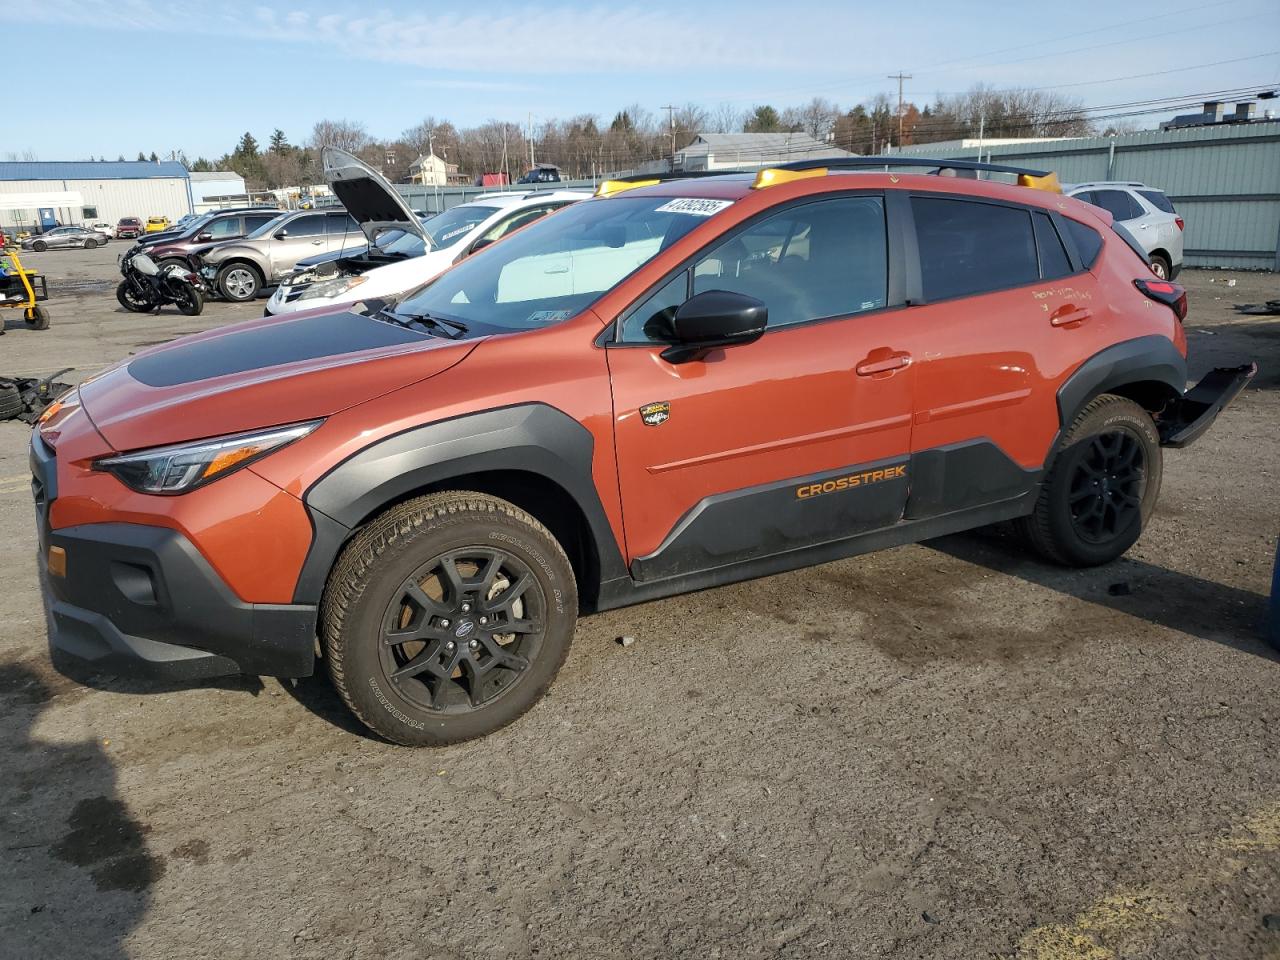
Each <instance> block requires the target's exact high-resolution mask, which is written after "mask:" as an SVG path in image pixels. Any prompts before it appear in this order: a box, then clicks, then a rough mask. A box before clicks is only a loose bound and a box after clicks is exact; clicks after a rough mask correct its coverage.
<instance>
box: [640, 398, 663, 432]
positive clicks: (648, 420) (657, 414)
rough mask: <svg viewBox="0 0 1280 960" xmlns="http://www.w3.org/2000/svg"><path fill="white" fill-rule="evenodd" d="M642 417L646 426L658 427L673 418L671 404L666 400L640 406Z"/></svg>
mask: <svg viewBox="0 0 1280 960" xmlns="http://www.w3.org/2000/svg"><path fill="white" fill-rule="evenodd" d="M640 419H641V420H643V421H644V425H645V426H646V427H657V426H661V425H662V424H664V423H666V422H667V421H668V420H670V419H671V404H670V403H669V402H668V401H666V400H660V401H658V402H657V403H646V404H645V405H644V406H643V407H641V408H640Z"/></svg>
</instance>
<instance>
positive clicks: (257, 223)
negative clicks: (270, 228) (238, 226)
mask: <svg viewBox="0 0 1280 960" xmlns="http://www.w3.org/2000/svg"><path fill="white" fill-rule="evenodd" d="M277 216H279V214H275V213H251V214H249V215H248V216H247V217H245V218H244V227H245V232H246V233H253V231H255V230H257V229H258V228H259V227H261V226H265V225H266V224H268V223H270V222H271V221H272V220H274V219H275V218H276V217H277Z"/></svg>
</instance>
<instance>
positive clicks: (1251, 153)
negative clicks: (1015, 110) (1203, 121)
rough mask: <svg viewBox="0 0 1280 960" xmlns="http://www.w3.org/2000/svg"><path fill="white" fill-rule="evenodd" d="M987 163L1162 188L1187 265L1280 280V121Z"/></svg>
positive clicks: (1034, 150)
mask: <svg viewBox="0 0 1280 960" xmlns="http://www.w3.org/2000/svg"><path fill="white" fill-rule="evenodd" d="M970 143H971V141H966V142H965V144H964V146H963V147H960V146H958V145H957V144H956V143H955V142H954V141H953V142H951V143H942V144H927V143H926V144H921V145H919V146H908V147H905V148H903V149H902V150H901V151H900V152H901V153H902V154H904V155H907V156H913V155H914V156H926V157H932V156H941V157H942V158H944V159H947V160H957V159H962V158H963V159H973V160H976V159H977V158H978V155H979V148H978V147H977V146H976V144H975V145H973V146H970ZM898 152H899V151H897V150H895V151H894V153H898ZM981 155H982V158H983V159H984V160H985V159H988V158H989V159H990V160H991V161H992V162H994V163H1009V164H1014V165H1023V166H1028V167H1036V168H1040V169H1044V170H1054V171H1056V172H1057V174H1058V179H1059V180H1060V181H1061V182H1062V183H1064V184H1070V183H1083V182H1085V181H1091V180H1136V181H1141V182H1143V183H1145V184H1147V185H1148V186H1153V187H1159V188H1160V189H1161V190H1163V191H1164V192H1165V193H1166V194H1167V195H1168V196H1169V198H1170V199H1171V200H1172V201H1173V202H1174V204H1175V205H1176V206H1177V208H1178V213H1179V214H1180V215H1181V216H1182V217H1183V219H1184V220H1185V221H1186V249H1185V252H1184V258H1185V259H1184V263H1185V264H1186V265H1187V266H1189V267H1223V268H1230V269H1236V270H1275V271H1280V120H1254V121H1251V122H1248V123H1226V124H1218V125H1210V126H1196V127H1184V128H1182V129H1172V130H1151V131H1147V132H1144V133H1133V134H1126V135H1123V136H1118V137H1091V138H1081V139H1072V140H1053V141H1048V142H1041V143H1018V144H1002V145H999V146H994V145H993V146H983V147H982V148H981Z"/></svg>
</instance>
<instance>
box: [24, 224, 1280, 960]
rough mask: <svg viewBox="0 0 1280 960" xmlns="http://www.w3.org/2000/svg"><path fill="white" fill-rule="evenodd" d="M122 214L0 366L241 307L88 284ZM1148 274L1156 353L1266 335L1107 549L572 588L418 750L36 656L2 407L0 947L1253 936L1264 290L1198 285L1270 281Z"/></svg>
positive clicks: (811, 953) (915, 942)
mask: <svg viewBox="0 0 1280 960" xmlns="http://www.w3.org/2000/svg"><path fill="white" fill-rule="evenodd" d="M122 246H123V245H122V244H114V243H113V244H111V245H110V246H109V247H108V248H106V249H103V250H97V251H69V252H56V253H53V252H51V253H47V254H44V255H42V256H39V255H36V256H31V257H30V263H31V264H32V265H34V266H38V267H40V268H42V269H44V270H46V271H47V272H48V273H49V274H50V277H51V286H52V288H53V290H54V291H55V292H57V291H59V290H63V291H72V290H74V291H76V292H74V293H69V294H66V295H62V296H58V297H57V298H56V299H54V300H53V301H51V302H50V304H49V308H50V310H51V312H52V314H53V327H52V328H51V329H50V330H48V331H47V332H43V333H35V332H31V331H28V330H25V329H23V328H22V325H21V320H20V318H19V319H18V322H17V323H15V322H14V319H13V318H10V320H9V323H8V324H7V326H8V335H7V336H5V337H4V338H3V339H0V370H2V371H4V372H8V373H19V372H21V373H27V372H36V373H39V372H48V371H51V370H53V369H56V368H58V367H63V366H74V367H75V368H76V372H75V374H74V377H76V378H78V377H81V376H85V375H88V374H89V373H91V372H93V371H94V370H95V369H97V368H99V367H100V366H102V365H103V364H106V363H108V362H110V361H114V360H116V359H117V358H119V357H121V356H123V355H125V354H127V353H128V352H129V351H130V350H134V349H137V348H138V347H141V346H143V345H145V344H149V343H155V342H158V341H163V340H167V339H169V338H171V337H174V336H178V335H181V334H184V333H188V332H191V331H195V330H199V329H204V328H207V327H210V326H216V325H218V324H222V323H226V322H228V321H230V320H232V319H239V318H242V317H247V316H253V315H255V314H257V313H258V312H259V305H258V304H250V305H247V306H243V307H235V308H233V307H230V306H228V305H226V304H219V303H212V304H210V306H209V308H208V309H207V310H206V312H205V314H204V316H202V317H199V318H195V319H187V318H183V317H180V316H179V315H177V314H176V313H174V312H172V311H171V310H169V311H166V312H165V313H164V314H162V315H160V316H156V317H151V316H147V317H137V316H132V315H128V314H125V313H123V312H121V311H120V310H119V309H118V308H117V306H116V303H115V300H114V297H113V295H112V289H113V287H114V280H115V276H116V275H115V257H116V254H118V253H119V252H120V250H121V248H122ZM1231 278H1234V279H1236V280H1237V281H1238V283H1237V285H1236V286H1235V287H1234V288H1230V287H1227V286H1226V281H1227V280H1228V279H1231ZM1184 279H1185V280H1186V282H1187V283H1188V285H1189V287H1190V288H1191V290H1192V315H1191V317H1190V319H1189V320H1188V324H1187V326H1188V329H1189V330H1190V332H1191V342H1192V350H1193V370H1192V374H1193V376H1196V377H1198V376H1199V375H1200V374H1201V373H1203V372H1204V370H1205V369H1206V368H1207V367H1209V366H1211V365H1213V364H1214V363H1227V362H1233V361H1238V359H1241V358H1248V357H1253V358H1256V359H1257V360H1258V361H1259V362H1260V363H1261V365H1262V367H1263V372H1262V373H1261V374H1260V375H1259V378H1258V380H1257V381H1256V383H1255V386H1254V387H1253V388H1252V389H1251V390H1249V391H1248V392H1247V393H1246V394H1245V395H1243V396H1242V397H1241V398H1240V399H1239V401H1238V402H1237V403H1236V404H1235V406H1234V407H1232V408H1231V410H1230V411H1228V412H1227V413H1226V414H1225V415H1224V416H1223V417H1222V419H1221V420H1220V421H1219V423H1218V425H1217V427H1216V428H1215V429H1214V430H1213V431H1212V432H1210V433H1209V434H1208V435H1207V436H1206V437H1205V438H1204V439H1203V440H1201V441H1200V442H1199V443H1198V444H1197V445H1196V446H1195V447H1193V448H1192V449H1190V450H1188V451H1185V452H1180V453H1179V452H1173V453H1171V454H1170V455H1169V456H1168V458H1167V459H1166V476H1165V486H1164V494H1163V498H1162V501H1161V506H1160V508H1159V510H1158V512H1157V515H1156V517H1155V519H1154V521H1153V523H1152V524H1151V527H1150V530H1149V532H1148V533H1147V535H1146V536H1145V537H1144V539H1143V540H1142V542H1141V543H1140V544H1139V546H1138V547H1137V548H1136V549H1135V550H1133V551H1132V553H1131V554H1130V556H1129V557H1128V558H1126V559H1125V560H1123V561H1121V562H1119V563H1116V564H1114V565H1112V566H1110V567H1107V568H1104V569H1098V570H1092V571H1086V572H1073V571H1063V570H1058V569H1051V568H1047V567H1044V566H1042V565H1040V564H1038V563H1037V562H1035V561H1033V560H1030V559H1028V558H1027V557H1026V556H1024V555H1023V554H1022V553H1021V552H1020V551H1019V550H1018V548H1017V546H1016V545H1015V544H1013V543H1012V542H1010V541H1009V540H1008V539H1007V538H1005V537H1004V536H1003V535H1001V534H1000V533H998V532H996V533H990V532H987V533H981V534H973V535H966V536H959V537H951V538H947V539H945V540H941V541H937V542H934V543H931V544H928V545H924V546H914V547H905V548H901V549H897V550H892V551H888V552H885V553H881V554H877V555H874V556H870V557H865V558H862V559H857V560H850V561H846V562H841V563H834V564H829V565H827V566H824V567H819V568H816V569H812V570H807V571H801V572H796V573H792V574H788V575H784V576H777V577H772V578H769V579H766V580H761V581H757V582H754V583H746V584H741V585H738V586H734V587H728V588H725V589H720V590H714V591H708V592H705V593H700V594H696V595H692V596H685V597H679V598H676V599H672V600H666V601H662V602H657V603H651V604H647V605H645V606H641V607H636V608H632V609H629V610H623V611H618V612H614V613H609V614H605V615H601V616H597V617H593V618H590V619H588V620H586V621H584V622H583V623H582V624H581V625H580V627H579V630H578V635H577V639H576V644H575V647H574V650H573V652H572V653H571V655H570V658H569V661H568V663H567V665H566V667H565V669H564V671H563V672H562V674H561V675H560V679H559V681H558V682H557V683H556V685H555V687H554V688H553V690H552V694H551V696H550V698H549V699H547V700H546V701H545V702H544V703H542V704H540V705H539V706H538V707H536V708H535V709H534V710H533V711H532V712H531V713H530V714H529V715H528V716H527V717H526V718H525V719H524V720H522V721H521V722H519V723H517V724H516V725H515V726H514V727H511V728H508V729H507V730H504V731H503V732H501V733H499V734H498V735H496V736H493V737H491V738H489V739H487V740H484V741H481V742H476V743H471V744H467V745H464V746H460V747H456V748H452V749H447V750H440V751H417V752H415V751H409V750H404V749H399V748H394V747H390V746H387V745H385V744H382V743H380V742H376V741H374V740H371V739H368V738H366V737H364V736H362V735H361V734H360V732H359V731H358V730H356V729H355V727H354V726H353V725H352V723H351V721H349V720H348V718H347V716H346V715H345V713H344V711H343V709H342V707H341V705H340V704H339V703H338V701H337V700H336V698H335V697H334V695H333V694H332V693H331V692H330V690H329V688H328V686H327V684H326V681H325V680H324V679H323V677H319V678H313V679H310V680H306V681H302V682H301V683H299V684H297V685H296V686H293V685H290V684H284V683H281V682H279V681H276V680H270V679H267V680H263V681H258V680H256V679H255V680H247V679H246V680H235V681H230V682H226V683H222V684H207V685H200V686H191V687H182V688H172V687H170V688H160V687H152V686H144V685H139V684H136V683H130V682H128V681H125V680H121V679H115V678H97V679H96V680H95V682H94V684H93V687H92V688H91V687H88V686H82V685H80V684H78V683H75V682H72V681H71V680H69V679H67V678H64V677H62V676H59V675H58V674H57V673H55V672H54V671H53V670H52V669H51V667H50V666H49V664H48V657H47V653H46V650H45V628H44V620H43V615H42V612H41V607H40V603H39V593H38V589H37V583H36V565H35V556H34V555H35V537H34V530H33V522H32V515H31V506H30V503H29V491H28V488H27V479H26V443H27V431H26V428H25V427H23V426H22V425H20V424H17V423H7V424H0V538H2V542H3V543H4V544H5V545H6V546H7V549H6V550H5V551H4V560H3V563H4V566H3V571H4V580H3V582H4V584H5V590H4V591H3V593H0V846H2V847H3V859H2V860H0V863H3V872H2V874H0V955H3V956H4V957H6V958H7V957H13V958H15V960H16V958H35V957H41V958H43V957H49V958H59V960H61V958H66V957H82V958H88V957H133V958H174V957H182V958H189V957H217V958H224V957H240V956H255V957H291V958H292V957H298V958H324V960H330V958H384V957H385V958H419V957H432V958H479V957H484V958H489V957H493V958H503V957H533V956H542V957H573V958H579V957H581V958H594V957H627V958H637V957H696V958H700V960H701V958H713V957H723V958H726V960H729V958H750V957H859V958H864V957H865V958H870V957H894V958H904V960H905V958H916V957H954V958H966V960H969V958H983V957H1021V958H1034V960H1067V958H1077V960H1118V958H1152V960H1154V958H1159V960H1172V958H1182V957H1212V958H1218V960H1228V958H1246V957H1248V958H1256V957H1259V956H1266V957H1273V958H1275V957H1280V759H1278V752H1277V748H1278V746H1280V741H1278V738H1280V700H1278V699H1277V692H1276V691H1277V684H1278V683H1280V660H1278V659H1277V656H1276V655H1275V654H1274V653H1272V652H1271V651H1270V650H1269V649H1268V648H1267V647H1266V646H1265V644H1264V643H1263V642H1262V641H1261V639H1260V629H1261V623H1262V619H1263V616H1264V604H1265V601H1264V597H1263V595H1264V593H1265V592H1266V590H1267V589H1268V585H1269V582H1270V571H1271V559H1272V556H1273V554H1274V550H1275V543H1276V533H1277V526H1278V525H1280V482H1278V481H1280V443H1277V429H1278V427H1280V321H1278V320H1260V319H1257V318H1243V317H1237V316H1236V315H1235V314H1233V313H1232V312H1231V310H1230V304H1231V303H1232V302H1234V301H1244V300H1247V301H1257V300H1261V299H1265V298H1266V297H1275V296H1277V295H1280V282H1277V279H1276V277H1274V276H1270V275H1267V276H1259V275H1248V274H1222V273H1216V274H1214V273H1194V272H1193V273H1188V274H1187V275H1185V276H1184ZM624 633H626V634H631V635H634V636H635V637H636V638H637V642H636V643H635V645H633V646H630V647H627V648H624V647H622V646H620V645H618V644H617V643H615V642H614V641H615V638H616V637H618V636H619V635H621V634H624ZM1268 915H1276V916H1272V917H1271V918H1270V919H1266V917H1267V916H1268Z"/></svg>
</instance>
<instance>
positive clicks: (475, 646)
mask: <svg viewBox="0 0 1280 960" xmlns="http://www.w3.org/2000/svg"><path fill="white" fill-rule="evenodd" d="M467 646H469V647H470V648H471V649H472V650H478V649H480V641H479V640H472V641H471V642H470V643H469V644H467Z"/></svg>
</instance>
